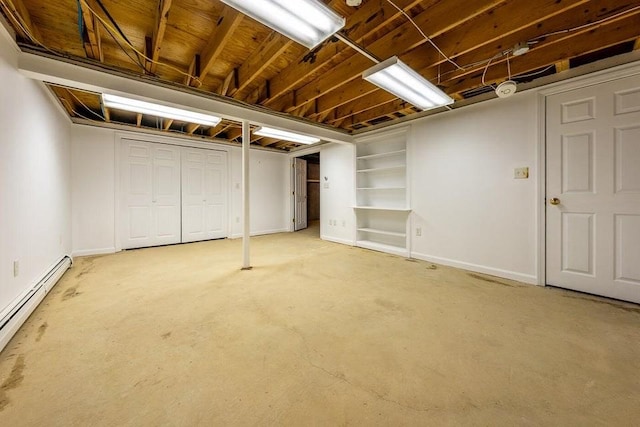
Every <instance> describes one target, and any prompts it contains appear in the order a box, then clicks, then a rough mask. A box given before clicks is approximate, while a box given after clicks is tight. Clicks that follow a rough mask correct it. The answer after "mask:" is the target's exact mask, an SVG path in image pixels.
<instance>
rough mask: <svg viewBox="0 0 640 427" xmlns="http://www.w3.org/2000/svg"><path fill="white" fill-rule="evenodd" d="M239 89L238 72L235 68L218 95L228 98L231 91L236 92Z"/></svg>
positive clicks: (228, 75) (223, 83)
mask: <svg viewBox="0 0 640 427" xmlns="http://www.w3.org/2000/svg"><path fill="white" fill-rule="evenodd" d="M237 87H238V70H237V69H236V68H234V69H233V70H231V72H230V73H229V74H227V77H225V79H224V81H223V82H222V85H220V88H219V89H218V95H222V96H227V95H229V94H230V92H231V91H234V90H236V89H237Z"/></svg>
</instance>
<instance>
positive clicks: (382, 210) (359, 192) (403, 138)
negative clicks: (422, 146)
mask: <svg viewBox="0 0 640 427" xmlns="http://www.w3.org/2000/svg"><path fill="white" fill-rule="evenodd" d="M407 194H408V192H407V131H406V129H401V130H395V131H391V132H385V133H380V134H377V135H375V136H372V137H366V138H363V139H360V140H358V141H357V142H356V206H354V209H355V211H356V217H357V224H358V225H357V237H356V245H357V246H360V247H363V248H367V249H373V250H378V251H383V252H388V253H393V254H397V255H401V256H407V255H408V249H407V247H408V243H407V234H408V233H407V229H408V218H409V213H410V212H411V209H410V207H409V203H408V197H407Z"/></svg>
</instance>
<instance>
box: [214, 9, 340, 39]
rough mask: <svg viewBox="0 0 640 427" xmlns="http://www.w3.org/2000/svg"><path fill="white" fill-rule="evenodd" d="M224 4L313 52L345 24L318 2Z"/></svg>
mask: <svg viewBox="0 0 640 427" xmlns="http://www.w3.org/2000/svg"><path fill="white" fill-rule="evenodd" d="M222 2H223V3H226V4H227V5H229V6H231V7H232V8H234V9H237V10H239V11H240V12H242V13H244V14H245V15H248V16H250V17H252V18H253V19H255V20H256V21H258V22H261V23H263V24H264V25H266V26H267V27H269V28H271V29H273V30H275V31H277V32H279V33H280V34H284V35H285V36H287V37H289V38H290V39H292V40H295V41H297V42H298V43H300V44H301V45H303V46H306V47H307V48H309V49H313V48H314V47H316V46H317V45H319V44H320V43H322V42H323V41H325V40H326V39H328V38H329V37H330V36H332V35H333V34H334V33H335V32H337V31H338V30H340V29H341V28H342V27H344V25H345V19H344V18H343V17H342V16H339V15H337V14H336V13H335V12H334V11H332V10H331V9H329V8H328V7H327V6H326V5H324V4H322V3H321V2H320V1H318V0H222Z"/></svg>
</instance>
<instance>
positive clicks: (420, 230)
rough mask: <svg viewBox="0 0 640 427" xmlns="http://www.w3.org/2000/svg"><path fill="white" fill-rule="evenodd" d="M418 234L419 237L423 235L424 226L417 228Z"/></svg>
mask: <svg viewBox="0 0 640 427" xmlns="http://www.w3.org/2000/svg"><path fill="white" fill-rule="evenodd" d="M416 236H418V237H420V236H422V228H421V227H418V228H416Z"/></svg>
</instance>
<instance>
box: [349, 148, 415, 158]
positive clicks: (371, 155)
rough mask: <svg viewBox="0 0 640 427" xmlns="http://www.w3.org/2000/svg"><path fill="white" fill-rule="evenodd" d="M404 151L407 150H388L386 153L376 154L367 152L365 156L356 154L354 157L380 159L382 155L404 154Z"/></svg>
mask: <svg viewBox="0 0 640 427" xmlns="http://www.w3.org/2000/svg"><path fill="white" fill-rule="evenodd" d="M406 152H407V150H398V151H390V152H388V153H378V154H369V155H366V156H358V157H356V159H358V160H367V159H381V158H383V157H393V156H397V155H399V154H404V153H406Z"/></svg>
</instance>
